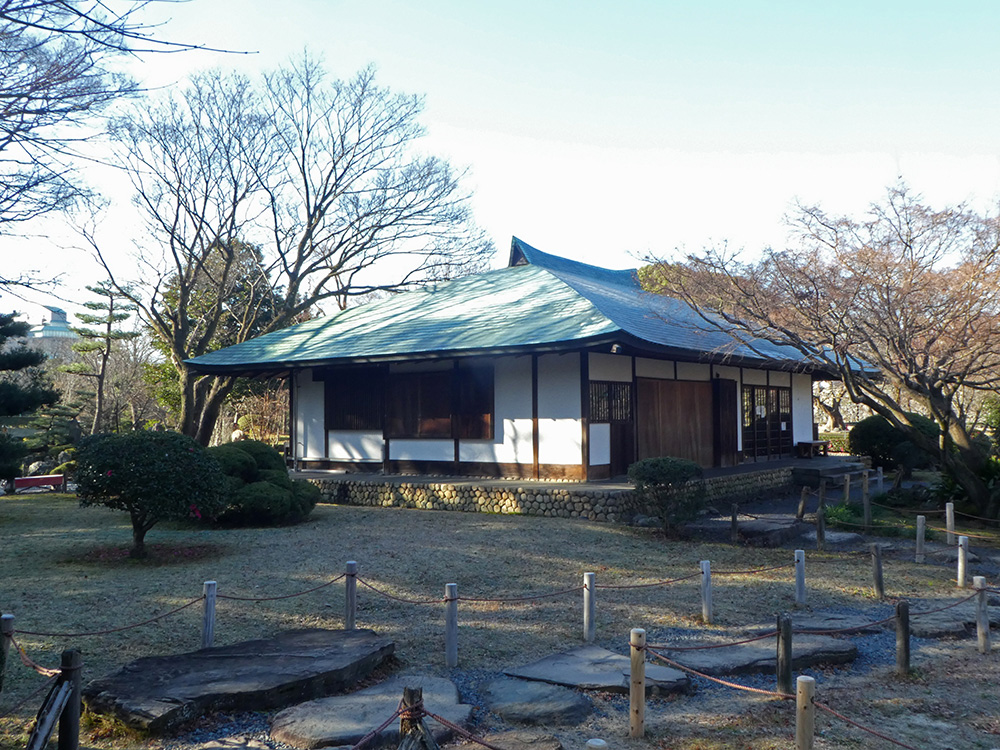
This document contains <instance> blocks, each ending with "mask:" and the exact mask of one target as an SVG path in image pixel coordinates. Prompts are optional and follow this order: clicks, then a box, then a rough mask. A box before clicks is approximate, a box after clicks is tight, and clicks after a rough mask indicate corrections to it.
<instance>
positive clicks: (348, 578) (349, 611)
mask: <svg viewBox="0 0 1000 750" xmlns="http://www.w3.org/2000/svg"><path fill="white" fill-rule="evenodd" d="M357 617H358V563H357V562H356V561H354V560H348V561H347V569H346V571H345V572H344V630H354V629H355V628H356V627H357Z"/></svg>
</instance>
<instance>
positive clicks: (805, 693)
mask: <svg viewBox="0 0 1000 750" xmlns="http://www.w3.org/2000/svg"><path fill="white" fill-rule="evenodd" d="M815 696H816V680H815V678H813V677H807V676H806V675H803V676H801V677H799V678H798V679H797V680H796V681H795V750H812V748H813V739H814V738H815V737H816V705H815V703H814V699H815Z"/></svg>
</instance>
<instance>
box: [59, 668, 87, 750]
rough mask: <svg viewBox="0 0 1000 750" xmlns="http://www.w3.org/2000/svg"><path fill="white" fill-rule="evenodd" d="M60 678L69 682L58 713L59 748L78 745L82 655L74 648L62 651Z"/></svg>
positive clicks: (66, 749) (70, 748)
mask: <svg viewBox="0 0 1000 750" xmlns="http://www.w3.org/2000/svg"><path fill="white" fill-rule="evenodd" d="M60 670H61V671H62V679H63V681H64V682H68V683H69V684H70V693H69V699H68V700H67V701H66V706H65V707H64V708H63V710H62V713H61V714H60V715H59V745H58V747H59V750H77V748H79V747H80V709H81V708H82V707H83V692H82V691H83V657H82V656H81V655H80V651H79V650H78V649H75V648H71V649H67V650H66V651H63V653H62V663H61V664H60Z"/></svg>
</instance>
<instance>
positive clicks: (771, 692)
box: [646, 646, 795, 701]
mask: <svg viewBox="0 0 1000 750" xmlns="http://www.w3.org/2000/svg"><path fill="white" fill-rule="evenodd" d="M646 650H647V651H649V652H650V653H651V654H653V656H655V657H656V658H657V659H660V660H662V661H665V662H666V663H667V664H669V665H670V666H672V667H676V668H677V669H680V670H682V671H684V672H688V673H690V674H693V675H695V676H697V677H701V678H703V679H706V680H708V681H710V682H717V683H718V684H720V685H725V686H726V687H730V688H734V689H735V690H743V691H745V692H748V693H757V694H759V695H768V696H770V697H772V698H781V699H782V700H786V701H787V700H795V696H794V695H790V694H789V693H778V692H775V691H774V690H762V689H761V688H755V687H750V686H749V685H740V684H739V683H738V682H729V681H728V680H720V679H719V678H718V677H711V676H709V675H707V674H705V673H704V672H699V671H698V670H697V669H691V667H685V666H684V665H683V664H678V663H677V662H675V661H674V660H673V659H668V658H667V657H666V656H664V655H663V654H661V653H659V652H658V651H654V650H653V649H651V648H650V647H649V646H646Z"/></svg>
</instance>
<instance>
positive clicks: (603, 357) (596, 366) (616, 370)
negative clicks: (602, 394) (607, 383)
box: [588, 353, 632, 383]
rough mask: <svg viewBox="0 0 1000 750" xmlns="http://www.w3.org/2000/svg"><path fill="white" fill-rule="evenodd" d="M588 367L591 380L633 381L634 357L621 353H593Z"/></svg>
mask: <svg viewBox="0 0 1000 750" xmlns="http://www.w3.org/2000/svg"><path fill="white" fill-rule="evenodd" d="M589 356H590V362H589V364H588V369H589V370H590V379H591V380H614V381H617V382H624V383H631V382H632V358H631V357H625V356H622V355H621V354H596V353H591V354H590V355H589Z"/></svg>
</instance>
